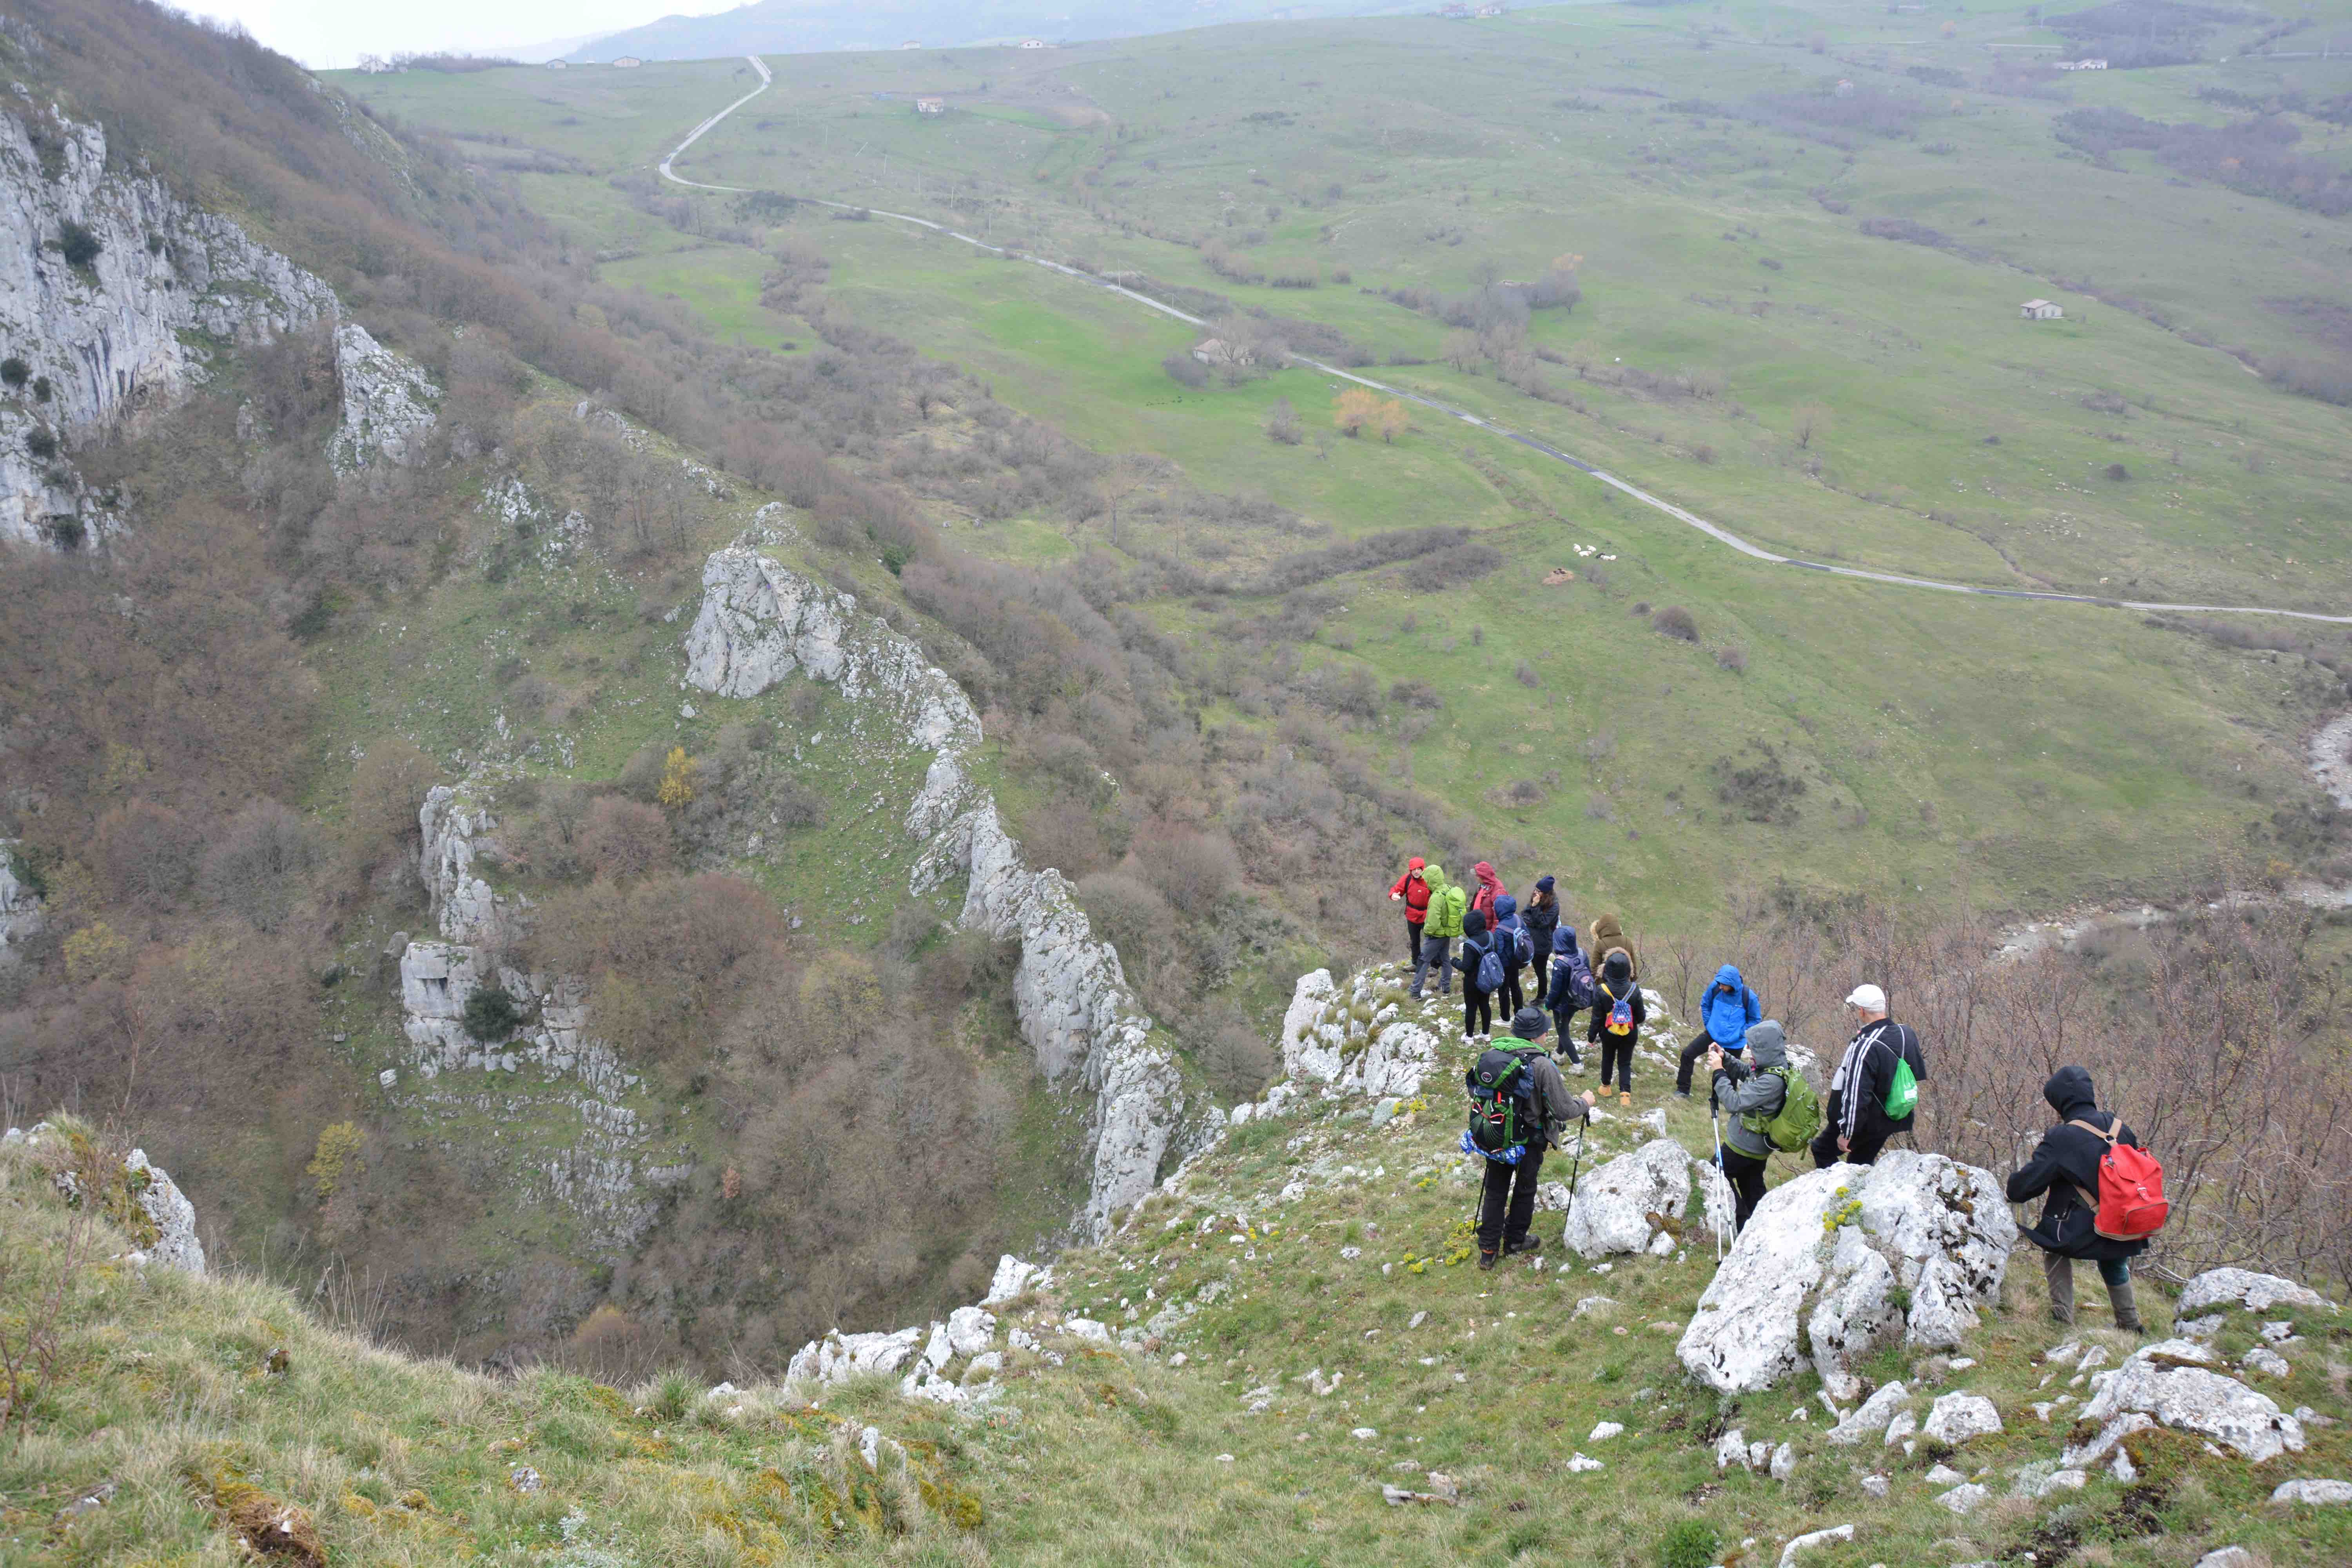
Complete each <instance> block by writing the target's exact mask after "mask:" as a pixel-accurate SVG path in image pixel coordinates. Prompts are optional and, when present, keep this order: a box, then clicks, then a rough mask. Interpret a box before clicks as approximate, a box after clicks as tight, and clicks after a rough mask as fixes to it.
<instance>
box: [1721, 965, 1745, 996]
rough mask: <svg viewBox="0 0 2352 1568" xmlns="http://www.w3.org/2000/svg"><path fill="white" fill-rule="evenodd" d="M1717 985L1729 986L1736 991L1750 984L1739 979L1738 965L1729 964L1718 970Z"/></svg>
mask: <svg viewBox="0 0 2352 1568" xmlns="http://www.w3.org/2000/svg"><path fill="white" fill-rule="evenodd" d="M1715 983H1716V984H1717V985H1728V986H1730V987H1731V988H1732V989H1733V990H1734V991H1738V990H1739V989H1741V988H1742V987H1743V986H1745V985H1746V984H1748V982H1746V981H1745V980H1742V979H1741V978H1739V966H1738V964H1736V963H1727V964H1725V965H1724V966H1723V967H1722V968H1721V969H1718V970H1717V971H1716V972H1715Z"/></svg>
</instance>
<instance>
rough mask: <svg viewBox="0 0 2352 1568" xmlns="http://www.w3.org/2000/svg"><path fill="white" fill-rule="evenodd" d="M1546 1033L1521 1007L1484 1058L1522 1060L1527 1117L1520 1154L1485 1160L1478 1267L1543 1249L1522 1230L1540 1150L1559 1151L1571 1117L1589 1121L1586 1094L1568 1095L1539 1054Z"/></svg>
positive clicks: (1533, 1010) (1537, 1016)
mask: <svg viewBox="0 0 2352 1568" xmlns="http://www.w3.org/2000/svg"><path fill="white" fill-rule="evenodd" d="M1550 1032H1551V1025H1550V1023H1549V1021H1548V1020H1546V1018H1545V1017H1544V1016H1543V1011H1542V1009H1540V1008H1537V1007H1522V1008H1520V1009H1519V1011H1518V1014H1517V1016H1516V1017H1514V1018H1513V1019H1512V1020H1511V1033H1510V1035H1509V1036H1507V1037H1506V1043H1505V1044H1504V1045H1502V1046H1500V1047H1496V1050H1494V1051H1490V1052H1488V1053H1487V1056H1488V1057H1494V1056H1499V1055H1501V1054H1503V1053H1505V1052H1509V1053H1511V1054H1514V1055H1517V1056H1518V1057H1520V1058H1522V1060H1523V1063H1524V1065H1523V1067H1522V1068H1521V1070H1522V1071H1524V1072H1525V1073H1526V1074H1527V1075H1528V1082H1527V1086H1526V1100H1527V1109H1528V1111H1529V1112H1530V1115H1529V1120H1528V1125H1527V1126H1526V1127H1525V1128H1524V1129H1519V1128H1515V1129H1513V1131H1515V1132H1523V1133H1524V1135H1525V1138H1526V1147H1525V1151H1524V1152H1522V1153H1521V1154H1520V1155H1519V1157H1518V1159H1517V1163H1509V1162H1507V1161H1505V1160H1501V1159H1496V1158H1489V1159H1488V1160H1487V1161H1486V1187H1485V1190H1484V1191H1483V1192H1482V1193H1481V1194H1479V1198H1478V1267H1479V1268H1494V1267H1495V1259H1496V1258H1497V1257H1498V1256H1499V1257H1506V1258H1507V1257H1510V1256H1511V1255H1513V1254H1515V1253H1521V1252H1539V1251H1541V1250H1542V1249H1543V1238H1542V1237H1537V1236H1529V1235H1528V1226H1529V1225H1530V1224H1531V1223H1533V1221H1534V1219H1535V1215H1536V1183H1537V1180H1538V1176H1539V1174H1540V1173H1541V1172H1542V1170H1543V1157H1544V1151H1545V1150H1546V1149H1557V1148H1559V1147H1560V1146H1561V1143H1562V1141H1563V1137H1562V1135H1563V1134H1564V1133H1565V1132H1566V1131H1567V1130H1568V1123H1569V1121H1570V1119H1571V1118H1573V1119H1575V1120H1578V1121H1591V1117H1592V1101H1593V1094H1592V1091H1591V1089H1586V1090H1585V1091H1584V1092H1583V1093H1582V1094H1580V1095H1572V1094H1570V1093H1569V1092H1568V1084H1567V1082H1566V1081H1565V1080H1563V1079H1561V1078H1560V1076H1559V1067H1558V1066H1557V1065H1556V1064H1554V1062H1553V1061H1552V1059H1551V1058H1550V1057H1549V1055H1547V1054H1546V1053H1545V1051H1544V1048H1543V1046H1542V1044H1541V1041H1542V1039H1543V1037H1544V1036H1546V1035H1548V1034H1549V1033H1550ZM1491 1065H1492V1064H1490V1063H1489V1062H1488V1061H1487V1060H1486V1058H1481V1059H1480V1062H1479V1068H1481V1069H1485V1068H1489V1067H1490V1066H1491ZM1465 1146H1466V1145H1465Z"/></svg>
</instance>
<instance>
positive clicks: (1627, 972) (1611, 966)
mask: <svg viewBox="0 0 2352 1568" xmlns="http://www.w3.org/2000/svg"><path fill="white" fill-rule="evenodd" d="M1620 1003H1622V1004H1623V1005H1624V1007H1623V1019H1624V1022H1623V1025H1622V1027H1621V1026H1620V1024H1619V1016H1620V1015H1619V1006H1618V1005H1619V1004H1620ZM1648 1016H1649V1010H1648V1008H1647V1007H1645V1006H1644V1005H1643V1000H1642V983H1641V981H1640V980H1638V979H1636V978H1635V977H1634V973H1633V958H1632V957H1631V956H1630V955H1629V954H1628V953H1627V952H1626V951H1625V950H1624V949H1623V948H1622V947H1616V948H1612V949H1611V950H1610V952H1609V956H1608V957H1607V958H1606V959H1604V960H1603V961H1602V962H1601V976H1600V978H1599V979H1598V980H1596V981H1595V982H1594V983H1593V987H1592V1022H1591V1025H1590V1026H1587V1028H1586V1029H1585V1032H1584V1039H1585V1043H1586V1044H1587V1045H1594V1046H1599V1047H1601V1092H1602V1093H1604V1094H1605V1093H1607V1092H1608V1089H1609V1080H1610V1079H1611V1078H1612V1077H1614V1078H1615V1079H1616V1080H1617V1102H1618V1103H1619V1104H1620V1105H1631V1104H1633V1046H1634V1043H1635V1042H1636V1041H1638V1040H1640V1039H1641V1037H1642V1024H1643V1020H1644V1019H1646V1018H1647V1017H1648Z"/></svg>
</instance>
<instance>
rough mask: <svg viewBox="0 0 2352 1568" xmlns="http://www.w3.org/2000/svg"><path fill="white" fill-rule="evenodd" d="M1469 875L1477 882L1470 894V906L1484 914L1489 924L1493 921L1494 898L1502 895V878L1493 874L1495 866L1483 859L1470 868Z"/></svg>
mask: <svg viewBox="0 0 2352 1568" xmlns="http://www.w3.org/2000/svg"><path fill="white" fill-rule="evenodd" d="M1470 875H1471V876H1472V877H1473V878H1475V879H1476V880H1477V883H1478V887H1477V889H1476V890H1475V892H1473V893H1472V894H1471V895H1470V907H1471V908H1472V909H1474V910H1477V911H1478V912H1479V913H1480V914H1482V915H1485V916H1486V923H1487V924H1488V925H1489V926H1491V925H1493V924H1494V923H1495V900H1496V899H1498V898H1500V897H1502V895H1503V879H1501V878H1500V877H1497V876H1496V875H1495V868H1494V867H1492V866H1490V865H1488V864H1487V863H1486V861H1484V860H1481V861H1479V862H1478V863H1477V864H1476V865H1475V866H1473V867H1471V868H1470Z"/></svg>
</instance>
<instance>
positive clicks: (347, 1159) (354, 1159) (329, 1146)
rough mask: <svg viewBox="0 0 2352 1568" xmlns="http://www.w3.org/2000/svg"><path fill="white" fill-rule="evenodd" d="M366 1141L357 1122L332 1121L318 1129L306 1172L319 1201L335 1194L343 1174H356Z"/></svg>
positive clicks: (323, 1201) (323, 1200)
mask: <svg viewBox="0 0 2352 1568" xmlns="http://www.w3.org/2000/svg"><path fill="white" fill-rule="evenodd" d="M366 1142H367V1134H365V1133H364V1132H362V1131H360V1130H359V1126H358V1124H357V1123H356V1122H351V1121H336V1122H331V1123H329V1124H328V1125H327V1126H325V1127H323V1128H321V1129H320V1131H319V1142H318V1145H317V1147H315V1148H314V1149H312V1151H311V1152H310V1171H309V1174H310V1182H311V1184H312V1186H314V1187H315V1188H316V1189H317V1191H318V1194H319V1201H320V1203H322V1204H323V1203H325V1202H326V1201H327V1200H328V1199H329V1198H331V1197H333V1196H334V1195H335V1189H336V1188H337V1187H339V1186H341V1185H342V1183H343V1178H344V1177H345V1176H355V1175H357V1174H359V1165H360V1150H361V1149H362V1147H364V1146H365V1144H366Z"/></svg>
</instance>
